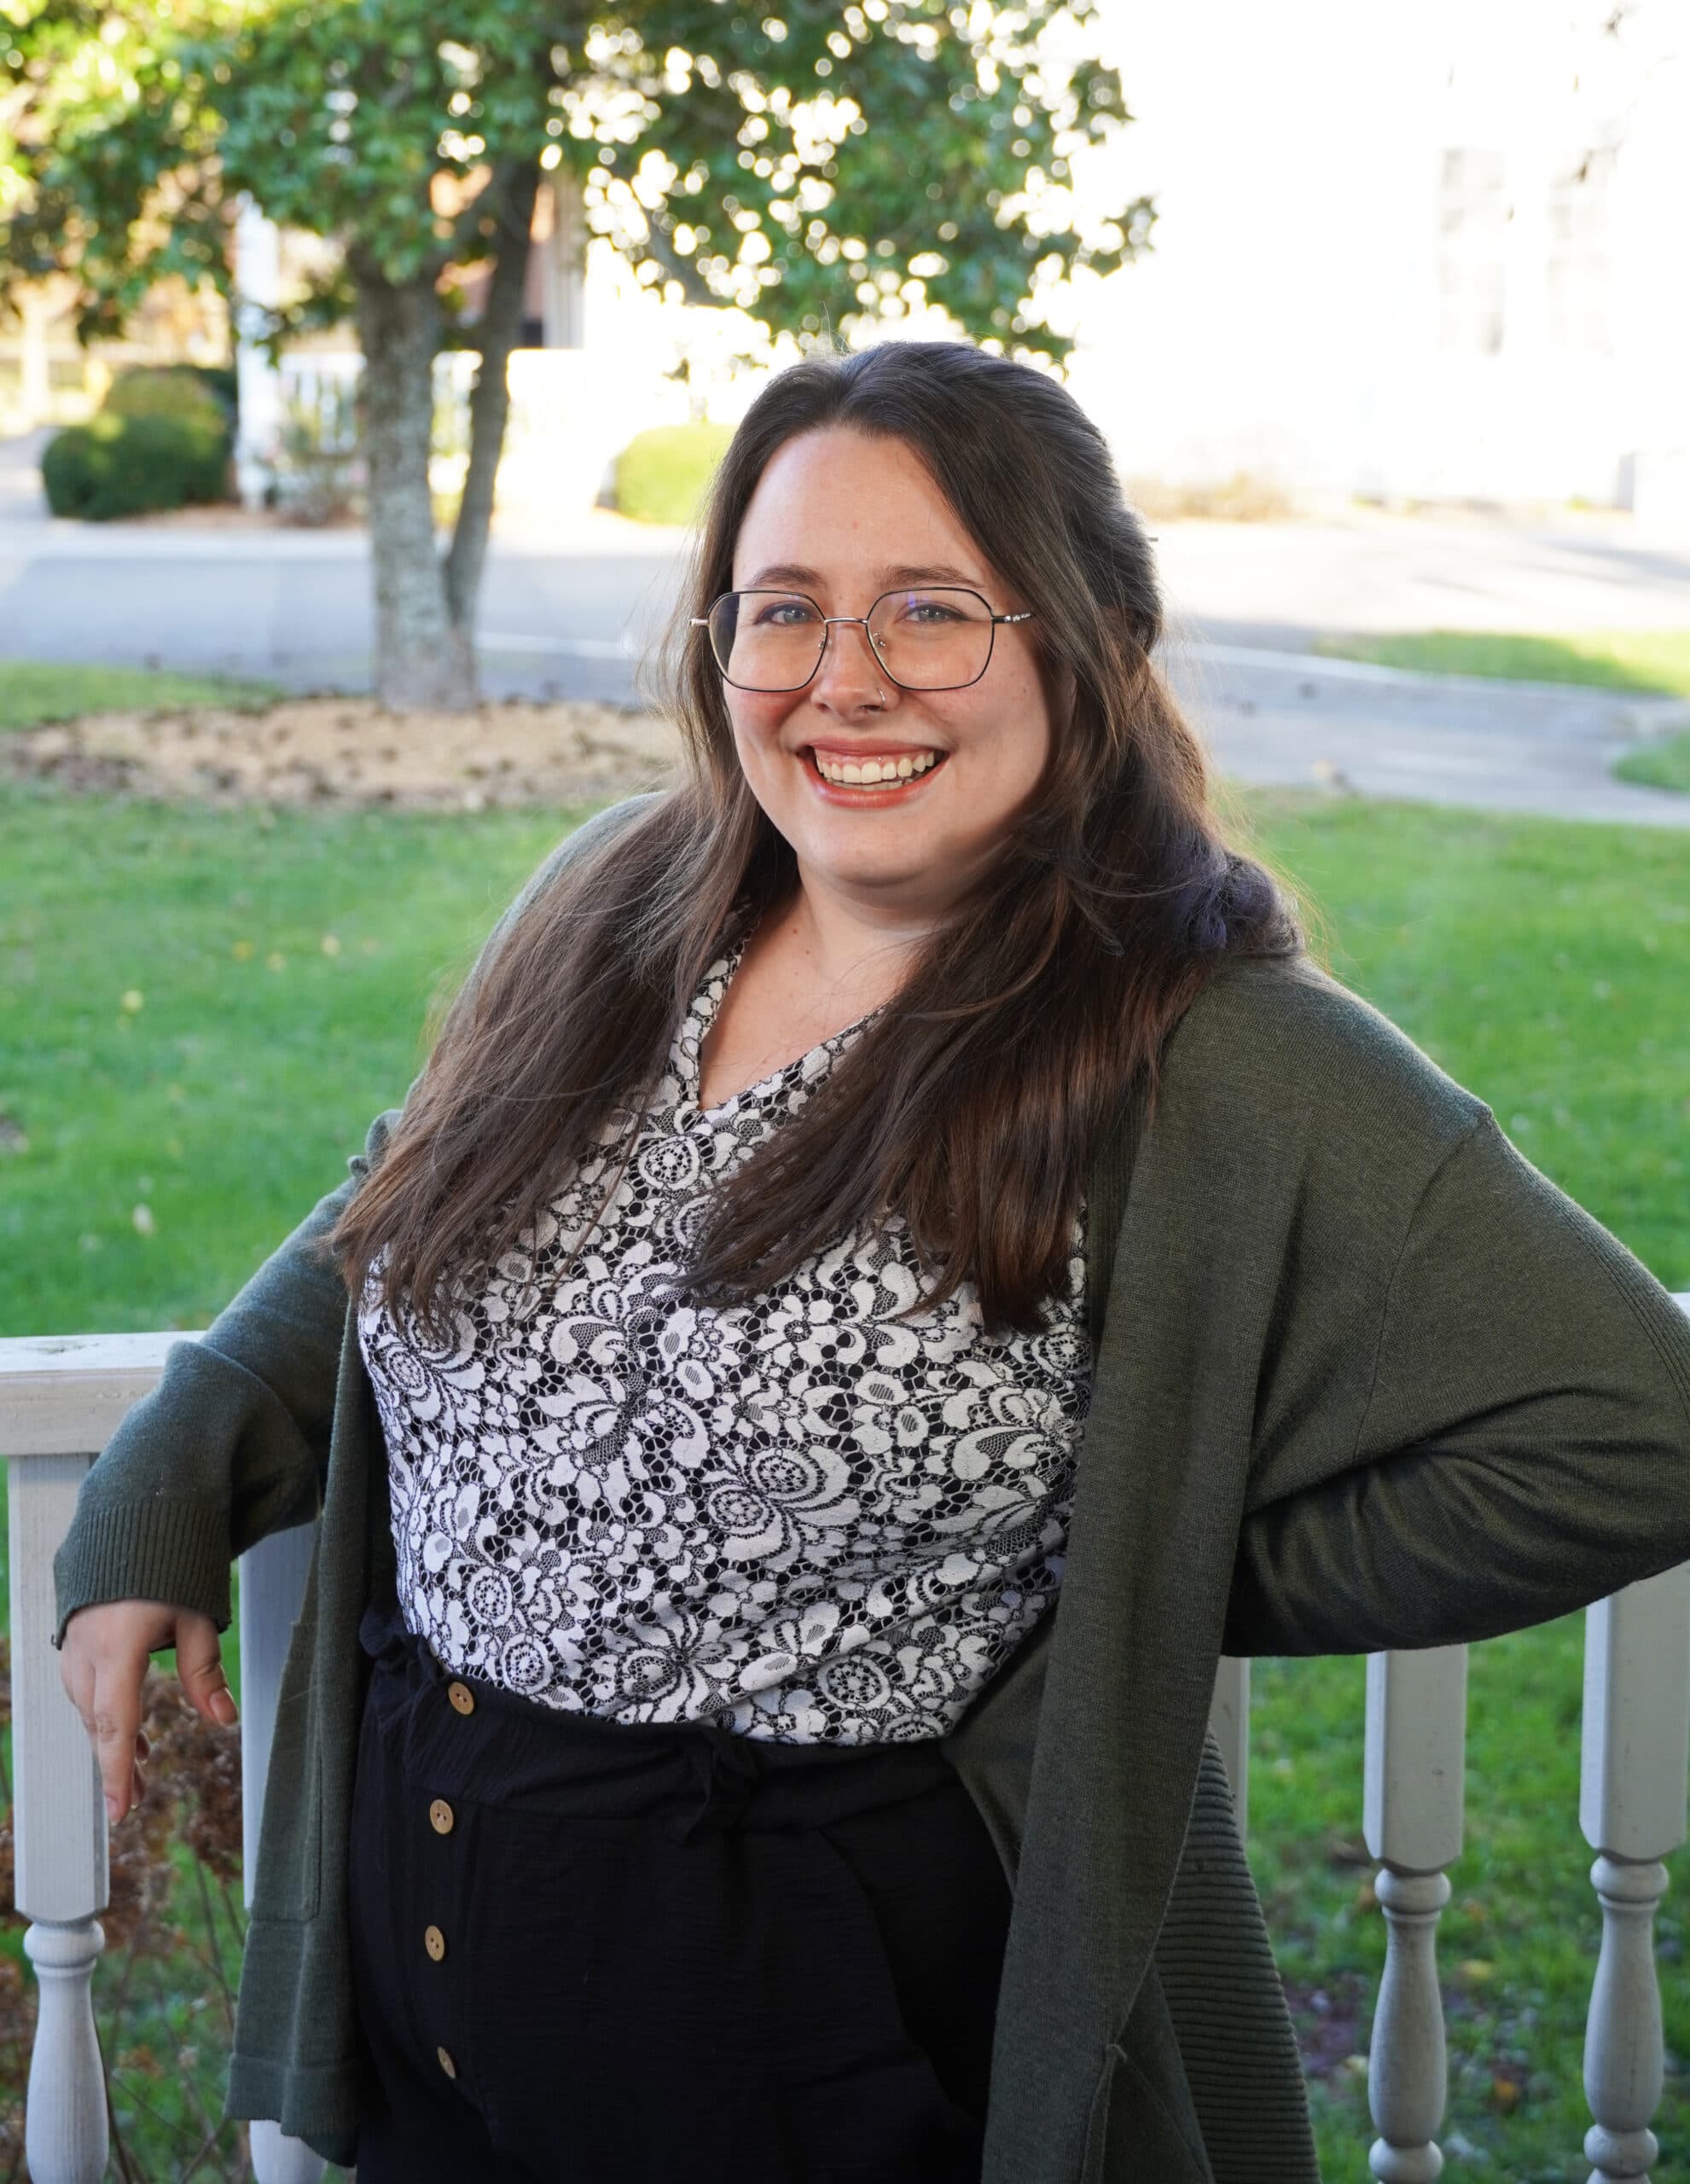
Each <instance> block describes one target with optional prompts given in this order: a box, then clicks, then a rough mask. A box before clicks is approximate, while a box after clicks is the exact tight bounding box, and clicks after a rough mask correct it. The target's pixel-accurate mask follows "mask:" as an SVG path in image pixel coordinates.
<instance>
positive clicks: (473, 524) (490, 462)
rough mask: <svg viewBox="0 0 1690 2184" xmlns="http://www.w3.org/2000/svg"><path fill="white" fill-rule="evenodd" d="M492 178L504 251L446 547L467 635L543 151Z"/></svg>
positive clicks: (450, 589)
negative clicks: (459, 494)
mask: <svg viewBox="0 0 1690 2184" xmlns="http://www.w3.org/2000/svg"><path fill="white" fill-rule="evenodd" d="M490 186H491V187H492V188H496V189H498V190H499V193H500V210H499V228H500V234H499V241H498V252H497V257H496V258H494V261H493V272H492V277H491V280H490V281H489V282H488V284H487V300H486V304H485V307H484V308H483V311H482V314H481V324H480V328H479V333H480V342H479V347H480V351H481V362H480V364H479V368H478V369H477V371H476V374H475V386H474V389H473V392H472V393H471V395H470V398H469V467H468V469H467V470H466V472H465V473H464V481H463V498H462V502H460V503H459V506H458V516H457V521H456V524H455V525H454V526H452V543H451V545H450V548H449V549H448V550H447V554H446V608H447V612H448V613H450V616H451V619H452V623H453V625H454V626H455V627H456V629H458V630H462V631H463V632H464V634H465V635H466V636H468V635H469V634H471V633H472V632H473V630H474V626H475V601H476V595H477V594H478V593H479V590H480V589H481V571H482V567H483V566H484V564H485V561H486V558H487V533H488V530H489V527H490V526H491V521H492V515H493V487H494V483H495V480H496V479H497V475H498V468H499V456H500V455H501V453H502V450H503V448H504V439H505V425H506V422H507V421H508V418H509V415H510V389H509V387H508V385H507V384H506V379H505V369H506V366H507V365H508V363H509V361H510V352H511V351H512V350H513V349H514V347H515V346H516V342H517V336H518V335H519V334H520V333H521V331H522V298H523V292H524V290H525V288H526V286H527V279H528V253H529V235H530V232H531V229H532V227H533V224H534V200H535V197H536V196H537V194H538V191H539V186H540V166H539V161H538V160H537V158H536V159H531V160H526V161H524V162H523V163H522V164H520V165H516V164H514V163H513V165H512V166H511V167H510V168H509V169H508V171H505V172H504V173H503V174H502V175H501V176H500V177H496V178H495V181H494V183H492V184H491V185H490ZM483 194H484V195H485V192H484V193H483Z"/></svg>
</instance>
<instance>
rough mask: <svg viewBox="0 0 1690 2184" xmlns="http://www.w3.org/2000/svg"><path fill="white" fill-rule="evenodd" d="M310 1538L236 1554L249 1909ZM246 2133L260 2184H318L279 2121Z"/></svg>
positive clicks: (315, 2160) (277, 1536)
mask: <svg viewBox="0 0 1690 2184" xmlns="http://www.w3.org/2000/svg"><path fill="white" fill-rule="evenodd" d="M316 1541H317V1527H316V1525H300V1526H299V1527H298V1528H297V1529H296V1530H294V1531H286V1532H272V1533H271V1535H270V1537H269V1538H268V1539H265V1540H260V1541H259V1542H258V1545H257V1546H256V1547H254V1548H249V1549H248V1550H247V1553H246V1554H243V1555H242V1556H241V1853H242V1862H243V1866H244V1886H245V1891H246V1901H247V1908H248V1909H249V1910H250V1909H251V1908H252V1902H253V1876H254V1875H255V1874H256V1873H257V1872H258V1827H259V1822H260V1821H261V1819H262V1816H263V1813H264V1785H265V1783H266V1782H267V1781H268V1780H269V1778H270V1744H271V1740H273V1738H274V1736H275V1734H276V1700H277V1699H278V1697H279V1696H280V1694H281V1689H282V1664H283V1663H284V1662H285V1661H286V1659H287V1641H288V1639H289V1636H290V1635H291V1634H292V1631H293V1624H294V1623H295V1621H296V1620H297V1618H298V1617H299V1604H300V1602H301V1600H303V1599H304V1597H305V1577H306V1574H307V1572H308V1571H310V1568H311V1550H312V1548H313V1547H314V1546H315V1544H316ZM250 2135H251V2143H252V2149H253V2175H254V2176H255V2177H256V2178H257V2179H258V2184H317V2179H318V2178H319V2177H320V2176H321V2175H322V2170H323V2164H322V2158H321V2157H320V2156H318V2155H317V2154H314V2153H313V2152H311V2148H310V2147H309V2146H305V2145H303V2144H302V2143H301V2142H300V2140H298V2139H290V2138H286V2137H284V2136H283V2135H282V2127H281V2126H280V2124H278V2123H270V2122H266V2121H262V2120H260V2121H258V2122H256V2123H253V2124H252V2125H251V2127H250Z"/></svg>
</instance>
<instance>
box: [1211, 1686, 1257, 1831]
mask: <svg viewBox="0 0 1690 2184" xmlns="http://www.w3.org/2000/svg"><path fill="white" fill-rule="evenodd" d="M1209 1726H1210V1728H1211V1729H1212V1730H1213V1731H1214V1732H1215V1741H1216V1743H1217V1744H1218V1745H1219V1746H1220V1747H1221V1757H1222V1760H1223V1761H1224V1762H1225V1764H1226V1770H1227V1782H1228V1786H1229V1787H1230V1789H1231V1791H1232V1809H1233V1817H1234V1819H1235V1820H1236V1821H1237V1822H1238V1839H1239V1841H1240V1843H1242V1842H1243V1841H1244V1839H1245V1833H1246V1828H1247V1827H1248V1826H1249V1806H1250V1663H1249V1662H1248V1660H1246V1659H1241V1658H1236V1657H1235V1656H1234V1655H1233V1654H1231V1653H1222V1656H1221V1664H1220V1666H1219V1668H1218V1669H1217V1670H1216V1672H1215V1695H1214V1698H1213V1699H1211V1701H1210V1705H1209Z"/></svg>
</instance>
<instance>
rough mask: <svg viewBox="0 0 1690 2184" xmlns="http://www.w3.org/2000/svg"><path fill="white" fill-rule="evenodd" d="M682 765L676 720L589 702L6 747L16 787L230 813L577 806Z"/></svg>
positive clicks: (233, 718) (275, 721) (200, 728)
mask: <svg viewBox="0 0 1690 2184" xmlns="http://www.w3.org/2000/svg"><path fill="white" fill-rule="evenodd" d="M679 763H680V740H679V737H678V735H677V733H676V731H675V729H673V728H672V727H671V725H670V723H668V722H667V721H665V720H660V719H659V718H658V717H655V716H654V715H653V714H650V713H644V712H624V711H623V710H622V709H621V708H619V707H618V706H607V705H594V704H589V703H586V702H584V701H581V700H569V701H566V702H564V701H560V702H558V703H555V704H551V705H539V704H535V703H532V702H530V701H527V700H510V701H508V702H507V703H491V702H490V703H487V704H485V705H482V706H479V707H478V708H477V709H476V710H475V711H474V712H467V713H393V712H387V711H386V708H385V707H383V706H380V705H378V704H377V703H376V702H375V700H374V699H369V698H295V699H289V700H286V701H285V702H283V703H282V704H280V705H276V706H270V708H269V709H268V710H267V711H264V712H235V711H234V710H232V709H229V708H225V707H219V706H192V707H185V708H183V709H182V710H180V711H167V712H152V713H135V712H111V713H90V714H88V715H85V716H84V717H83V718H82V719H80V720H75V721H67V722H65V723H61V724H60V725H57V726H55V727H52V728H36V729H24V730H22V731H21V732H17V733H14V734H12V735H5V736H0V774H4V775H9V776H10V777H11V778H12V779H14V780H18V779H22V780H26V781H50V782H52V783H53V784H54V785H55V787H60V788H62V789H67V790H69V791H70V792H72V793H73V794H83V795H103V796H110V795H118V796H128V797H135V798H144V799H148V800H149V801H158V802H163V803H171V804H213V805H222V806H232V805H237V804H270V805H287V806H292V807H294V808H305V809H314V810H320V809H341V808H345V807H346V806H349V805H380V806H385V807H386V808H389V809H391V810H409V811H480V810H487V809H489V808H491V807H492V806H495V805H506V806H509V805H520V804H572V803H579V802H582V801H584V800H586V799H600V798H607V797H615V796H630V795H632V794H634V793H636V791H638V790H641V789H647V788H660V787H665V786H667V785H668V784H669V783H670V782H671V781H673V780H674V779H675V777H676V774H677V769H678V766H679Z"/></svg>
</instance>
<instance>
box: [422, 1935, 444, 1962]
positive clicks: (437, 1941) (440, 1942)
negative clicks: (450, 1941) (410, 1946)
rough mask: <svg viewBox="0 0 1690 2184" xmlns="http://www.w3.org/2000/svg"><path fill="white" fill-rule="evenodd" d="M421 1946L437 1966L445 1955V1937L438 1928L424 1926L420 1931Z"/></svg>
mask: <svg viewBox="0 0 1690 2184" xmlns="http://www.w3.org/2000/svg"><path fill="white" fill-rule="evenodd" d="M422 1946H423V1947H424V1949H427V1952H428V1954H429V1955H430V1956H432V1957H433V1960H434V1961H435V1962H436V1964H438V1962H439V1961H440V1959H441V1958H442V1957H443V1956H444V1955H445V1954H446V1937H445V1936H444V1934H443V1933H442V1932H441V1931H440V1929H439V1928H438V1926H425V1927H424V1928H423V1930H422Z"/></svg>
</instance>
